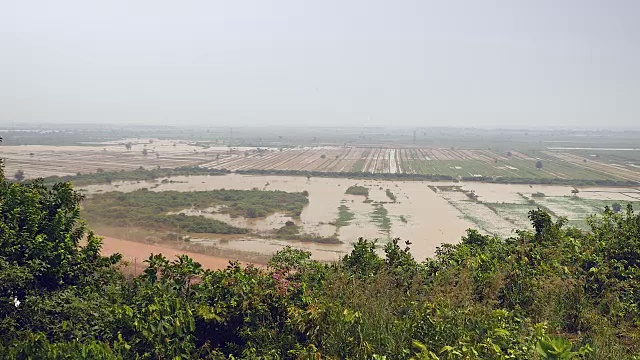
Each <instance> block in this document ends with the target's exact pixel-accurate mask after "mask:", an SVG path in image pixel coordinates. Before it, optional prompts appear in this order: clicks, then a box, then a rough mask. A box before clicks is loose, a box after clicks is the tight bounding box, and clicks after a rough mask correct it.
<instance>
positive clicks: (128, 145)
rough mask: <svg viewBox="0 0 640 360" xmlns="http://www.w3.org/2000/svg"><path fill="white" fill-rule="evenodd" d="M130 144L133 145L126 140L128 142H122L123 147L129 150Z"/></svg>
mask: <svg viewBox="0 0 640 360" xmlns="http://www.w3.org/2000/svg"><path fill="white" fill-rule="evenodd" d="M132 146H133V145H132V144H131V143H130V142H128V143H126V144H124V147H125V149H127V150H131V147H132Z"/></svg>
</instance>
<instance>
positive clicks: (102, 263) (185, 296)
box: [0, 179, 640, 359]
mask: <svg viewBox="0 0 640 360" xmlns="http://www.w3.org/2000/svg"><path fill="white" fill-rule="evenodd" d="M80 200H81V197H80V196H79V195H78V194H77V193H76V192H75V191H74V190H73V189H72V188H71V187H70V186H69V185H68V184H59V185H56V186H55V187H54V188H53V189H48V188H47V187H45V186H44V184H43V183H41V182H35V183H27V184H10V183H8V182H6V181H4V180H2V179H0V217H1V219H2V222H1V223H0V334H3V336H2V337H1V338H0V357H3V358H10V359H13V358H37V359H63V358H64V359H68V358H77V359H80V358H83V359H86V358H102V359H136V358H138V359H186V358H216V359H218V358H236V359H237V358H246V359H255V358H271V359H279V358H284V359H318V358H328V359H339V358H354V359H371V358H374V359H385V358H386V359H404V358H414V359H536V358H538V359H570V358H584V359H609V358H618V359H634V358H635V359H637V358H638V357H637V356H635V355H634V354H637V353H638V351H639V350H640V342H639V341H638V336H637V335H638V330H637V324H638V321H639V319H640V317H639V313H638V312H639V309H640V280H638V279H640V276H639V275H640V274H639V271H640V270H639V267H638V265H639V264H638V262H640V246H639V245H640V244H638V242H640V216H638V215H636V214H635V213H634V212H633V211H632V209H631V208H630V207H629V208H627V210H626V212H623V213H614V212H613V211H611V210H609V209H606V210H605V212H604V214H603V215H602V216H601V217H597V218H596V217H593V218H590V219H589V223H590V225H591V230H590V231H588V232H584V231H580V230H577V229H573V228H565V227H564V220H562V219H561V220H559V221H558V222H553V221H552V219H551V217H550V216H549V215H548V214H547V213H545V212H544V211H541V210H534V211H531V212H530V219H531V221H532V224H533V231H526V230H522V231H520V232H518V234H517V236H516V237H514V238H510V239H506V240H500V239H498V238H495V237H489V236H485V235H481V234H479V233H478V232H476V231H473V230H469V231H468V233H467V235H466V236H465V237H464V238H463V239H462V241H461V242H460V243H459V244H455V245H442V246H441V247H440V248H439V249H438V251H437V254H436V255H435V257H434V258H433V259H428V260H426V261H424V262H422V263H420V262H417V261H416V260H415V259H414V258H413V257H412V255H411V253H410V252H409V249H408V248H407V247H403V246H401V244H400V243H399V241H398V240H393V241H391V242H388V243H387V244H386V245H385V246H384V256H380V255H379V254H378V252H377V249H378V247H377V245H376V243H375V242H370V241H367V240H364V239H360V240H359V241H358V242H357V243H356V244H355V245H354V248H353V251H352V252H351V253H350V254H349V255H347V256H345V257H344V258H343V259H342V260H341V261H340V262H338V263H336V264H332V265H326V264H321V263H318V262H316V261H312V260H310V254H309V253H308V252H305V251H301V250H294V249H291V248H286V249H284V250H282V251H280V252H278V253H277V254H276V255H275V256H274V257H273V258H272V260H271V262H270V264H269V267H268V268H266V269H258V268H255V267H251V266H249V267H241V266H240V265H239V264H237V263H231V264H230V265H229V267H228V268H227V269H225V270H221V271H209V270H204V269H202V267H201V266H200V265H199V264H198V263H195V262H193V261H192V260H191V259H189V258H188V257H186V256H182V257H179V258H178V259H176V260H173V261H170V260H168V259H166V258H164V257H162V256H161V255H153V256H151V257H150V258H149V259H148V260H147V265H148V268H147V269H146V270H145V271H144V273H143V274H141V275H140V276H138V277H135V278H125V277H124V276H123V275H121V274H120V273H119V272H118V270H117V268H116V267H114V266H115V265H116V264H117V263H118V261H119V257H117V256H113V257H108V258H105V257H102V256H100V254H99V249H100V240H99V238H96V237H95V236H93V235H92V234H91V233H88V241H83V239H84V238H85V237H86V235H87V231H86V229H85V228H84V227H83V225H82V223H81V222H79V221H78V207H79V202H80Z"/></svg>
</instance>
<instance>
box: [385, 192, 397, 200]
mask: <svg viewBox="0 0 640 360" xmlns="http://www.w3.org/2000/svg"><path fill="white" fill-rule="evenodd" d="M385 193H386V194H387V197H388V198H389V199H391V201H393V202H396V200H397V198H396V195H395V194H394V193H393V192H391V190H389V189H387V190H386V191H385Z"/></svg>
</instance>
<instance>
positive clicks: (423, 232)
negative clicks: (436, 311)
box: [83, 174, 640, 260]
mask: <svg viewBox="0 0 640 360" xmlns="http://www.w3.org/2000/svg"><path fill="white" fill-rule="evenodd" d="M161 180H162V179H158V180H157V181H155V182H153V183H149V182H114V183H113V184H103V185H90V186H85V187H83V189H84V190H85V191H86V192H87V193H88V194H89V195H90V194H92V193H97V192H106V191H122V192H129V191H134V190H137V189H141V188H148V189H149V190H150V191H167V190H175V191H204V190H214V189H238V190H249V189H253V188H259V189H264V190H283V191H288V192H301V191H305V190H306V191H308V192H309V205H307V206H306V207H305V209H304V210H303V211H302V214H301V216H300V218H299V219H291V218H289V217H288V216H286V215H283V214H272V215H270V216H268V217H266V218H262V219H245V218H242V217H236V218H232V217H230V216H229V215H228V214H221V213H218V212H216V209H213V208H210V209H204V210H193V209H185V210H183V211H182V212H185V213H187V214H189V215H203V216H207V217H212V218H216V219H218V220H222V221H225V222H227V223H229V224H232V225H234V226H240V227H246V228H249V229H252V230H253V231H254V232H256V233H260V234H266V233H268V232H269V231H270V230H273V229H277V228H280V227H282V226H284V224H285V222H286V221H289V220H293V221H294V222H295V223H296V224H297V225H299V226H301V227H302V229H303V230H302V231H303V232H305V233H309V234H318V235H322V236H332V235H334V234H337V235H338V238H339V239H340V240H341V241H342V242H343V244H339V245H327V244H317V243H301V242H295V241H293V242H292V241H283V240H274V239H262V238H256V237H255V236H254V237H251V236H250V235H249V236H244V235H243V236H237V237H234V238H232V239H230V238H228V237H222V236H215V235H213V236H206V237H204V236H203V238H202V239H193V241H198V242H200V243H202V244H204V245H212V246H216V247H219V248H227V249H230V250H237V251H247V252H253V253H263V254H265V253H273V252H275V251H277V250H278V249H280V248H282V247H283V246H285V245H292V246H294V247H297V248H302V249H305V250H308V251H311V253H312V255H313V257H314V258H316V259H319V260H337V259H338V258H340V257H341V256H343V255H344V254H346V253H348V252H349V251H350V250H351V248H352V245H351V244H352V243H354V242H356V241H357V239H358V238H359V237H365V238H368V239H379V243H380V244H384V242H386V241H388V240H389V239H391V238H395V237H399V238H401V239H402V240H409V241H411V242H412V245H411V250H412V253H413V254H414V256H415V257H416V258H417V259H419V260H422V259H424V258H426V257H429V256H432V255H433V254H434V252H435V250H436V247H437V246H439V245H440V244H442V243H456V242H458V241H459V240H460V238H461V237H462V236H463V235H464V234H465V230H466V229H468V228H476V229H479V227H478V225H477V224H474V223H472V222H471V221H469V220H467V219H469V218H470V217H473V215H474V214H473V212H478V211H479V210H478V209H479V208H482V209H484V207H483V206H480V205H479V203H475V202H469V203H468V204H467V201H464V200H465V198H466V196H465V195H464V194H463V193H455V192H454V193H452V192H442V193H440V192H438V193H436V192H434V191H432V190H431V189H430V188H429V187H428V186H429V185H435V186H447V185H457V186H461V187H462V188H463V189H465V190H474V191H475V193H476V194H477V195H479V199H480V200H481V201H486V202H495V203H501V202H505V203H522V202H523V201H526V199H525V198H523V196H521V195H520V194H523V195H524V196H526V197H530V196H531V194H532V193H535V192H543V193H545V194H546V195H547V196H570V195H571V190H572V189H573V188H572V187H570V186H556V185H511V184H489V183H478V182H470V183H463V182H460V183H449V182H429V181H385V180H363V179H347V178H321V177H312V178H310V179H307V178H306V177H294V176H258V175H240V174H229V175H224V176H190V177H172V178H171V179H169V180H171V182H167V183H161ZM352 185H362V186H366V187H368V188H369V199H368V201H366V202H365V200H366V198H365V197H364V196H356V195H348V194H345V190H346V189H347V188H348V187H349V186H352ZM387 189H389V190H390V191H391V192H392V193H393V194H394V195H395V197H396V199H397V200H396V201H395V202H393V201H392V200H391V199H389V197H388V196H387V194H386V190H387ZM458 195H459V196H458ZM452 196H453V197H456V199H453V198H452ZM580 196H583V197H585V198H593V199H618V198H620V199H624V198H627V199H633V198H634V197H635V196H638V197H640V191H639V190H638V189H635V188H624V189H621V188H580ZM458 197H460V198H459V199H458ZM450 200H451V201H450ZM454 204H456V206H454ZM340 205H345V206H347V207H348V208H349V211H351V212H352V213H353V214H354V219H353V220H351V221H350V223H349V224H348V225H347V226H343V227H340V228H336V226H335V225H334V223H335V221H336V219H337V217H338V208H339V207H340ZM380 205H381V206H383V207H384V209H386V211H387V215H386V216H387V218H388V220H389V223H390V227H389V228H387V229H384V228H380V226H379V222H378V223H377V222H375V221H373V219H372V213H373V211H374V210H375V209H376V206H380ZM468 205H474V206H468ZM475 205H478V206H475ZM485 210H487V211H489V210H488V209H485ZM489 212H490V213H491V214H490V215H492V216H493V215H495V216H498V215H496V214H495V213H493V212H491V211H489ZM475 215H477V216H476V217H479V218H481V217H482V216H481V215H482V214H475ZM523 216H525V218H526V213H525V215H523ZM498 217H499V216H498ZM498 220H501V219H497V218H496V219H494V220H492V221H491V222H492V224H493V223H494V222H496V221H498ZM525 221H526V219H525ZM518 224H519V223H518ZM503 225H504V226H502V227H504V229H503V230H504V231H506V232H510V231H511V228H512V227H513V226H514V225H513V224H512V223H510V222H508V221H505V224H503ZM491 226H495V225H491Z"/></svg>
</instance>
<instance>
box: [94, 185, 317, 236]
mask: <svg viewBox="0 0 640 360" xmlns="http://www.w3.org/2000/svg"><path fill="white" fill-rule="evenodd" d="M308 202H309V201H308V199H307V198H306V197H305V196H304V195H303V194H302V193H287V192H284V191H261V190H212V191H196V192H178V191H163V192H153V191H148V190H137V191H133V192H130V193H126V194H125V193H121V192H109V193H104V194H97V195H94V196H92V197H90V198H88V199H87V200H86V201H85V202H84V206H83V210H82V215H83V217H84V218H85V219H86V220H88V221H89V223H91V224H92V225H106V226H122V225H123V224H128V225H134V226H141V227H147V228H156V227H159V228H163V229H171V230H175V229H178V228H179V229H181V230H185V231H189V232H203V233H221V234H230V233H231V234H243V233H246V232H247V229H241V228H236V227H233V226H230V225H228V224H226V223H224V222H222V221H219V220H214V219H207V218H204V217H198V216H186V215H169V214H168V213H170V212H173V211H179V210H183V209H185V208H196V209H205V208H209V207H218V209H219V211H220V212H222V213H227V214H230V215H231V216H244V217H248V218H255V217H263V216H267V215H270V214H273V213H275V212H282V213H286V214H288V215H290V216H293V217H296V216H299V215H300V213H301V212H302V209H303V207H304V206H305V205H306V204H308Z"/></svg>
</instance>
